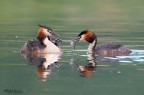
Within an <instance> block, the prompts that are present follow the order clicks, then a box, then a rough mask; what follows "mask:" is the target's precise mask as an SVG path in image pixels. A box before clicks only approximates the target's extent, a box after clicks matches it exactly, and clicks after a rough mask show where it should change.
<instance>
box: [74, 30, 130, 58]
mask: <svg viewBox="0 0 144 95" xmlns="http://www.w3.org/2000/svg"><path fill="white" fill-rule="evenodd" d="M81 40H84V41H87V42H89V43H90V44H89V47H88V53H95V54H97V55H102V56H122V55H129V54H130V53H131V52H132V51H131V50H130V49H128V48H127V47H125V46H123V45H120V44H117V43H113V42H109V43H103V44H98V45H96V44H97V37H96V35H95V33H94V32H92V31H90V30H88V29H87V30H84V31H82V32H81V33H80V34H79V35H78V37H77V38H76V39H74V40H73V41H72V42H74V43H75V42H78V41H81Z"/></svg>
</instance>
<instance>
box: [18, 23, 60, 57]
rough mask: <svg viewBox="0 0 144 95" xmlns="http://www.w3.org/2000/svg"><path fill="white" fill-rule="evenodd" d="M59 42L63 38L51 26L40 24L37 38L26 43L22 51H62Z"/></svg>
mask: <svg viewBox="0 0 144 95" xmlns="http://www.w3.org/2000/svg"><path fill="white" fill-rule="evenodd" d="M59 44H61V40H60V39H59V38H56V33H54V32H53V31H52V29H51V28H49V27H46V26H42V25H39V29H38V36H37V39H33V40H30V41H28V42H27V43H25V44H24V46H23V47H22V49H21V53H36V54H37V53H61V49H60V48H59Z"/></svg>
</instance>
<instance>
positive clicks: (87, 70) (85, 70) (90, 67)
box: [70, 53, 97, 77]
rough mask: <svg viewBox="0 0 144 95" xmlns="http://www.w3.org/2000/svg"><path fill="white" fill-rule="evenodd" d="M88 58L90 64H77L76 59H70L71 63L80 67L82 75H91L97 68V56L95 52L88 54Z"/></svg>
mask: <svg viewBox="0 0 144 95" xmlns="http://www.w3.org/2000/svg"><path fill="white" fill-rule="evenodd" d="M87 60H88V64H86V65H79V64H76V62H75V61H74V59H71V61H70V64H71V65H76V67H77V68H78V70H79V71H80V73H81V75H80V76H82V77H91V76H92V74H93V72H94V71H95V69H96V65H97V63H96V57H95V55H94V54H93V53H92V54H91V53H90V54H87Z"/></svg>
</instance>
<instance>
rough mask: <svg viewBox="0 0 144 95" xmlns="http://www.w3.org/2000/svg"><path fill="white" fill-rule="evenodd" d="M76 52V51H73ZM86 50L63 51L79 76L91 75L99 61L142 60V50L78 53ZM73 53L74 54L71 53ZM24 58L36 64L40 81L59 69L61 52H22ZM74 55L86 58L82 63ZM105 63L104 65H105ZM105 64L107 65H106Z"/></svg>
mask: <svg viewBox="0 0 144 95" xmlns="http://www.w3.org/2000/svg"><path fill="white" fill-rule="evenodd" d="M75 52H77V53H75ZM84 52H86V50H76V51H65V53H66V54H65V55H66V56H67V53H70V55H72V56H70V57H71V58H70V61H69V64H70V66H71V67H72V68H73V69H74V70H77V71H79V72H80V76H81V77H87V78H89V77H91V76H92V75H93V73H94V72H95V71H96V68H97V65H98V66H101V63H106V64H108V63H110V62H112V63H115V64H118V63H120V64H121V63H122V64H123V63H124V64H133V63H134V62H138V63H139V64H143V62H144V50H132V53H131V54H130V55H128V56H115V57H104V56H95V54H86V55H84V54H79V53H84ZM73 54H74V55H73ZM23 56H24V58H25V59H26V60H28V61H29V65H36V66H37V75H38V78H39V79H40V80H41V81H47V79H48V78H49V77H51V76H52V75H53V74H54V73H56V72H57V71H58V69H60V67H61V65H62V64H60V63H59V59H60V58H61V56H62V55H61V54H32V53H29V54H23ZM74 56H80V57H83V58H87V60H85V62H84V63H83V64H79V63H78V62H77V58H76V57H74ZM80 63H82V62H80ZM106 64H105V65H106ZM106 66H107V65H106Z"/></svg>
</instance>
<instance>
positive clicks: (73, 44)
mask: <svg viewBox="0 0 144 95" xmlns="http://www.w3.org/2000/svg"><path fill="white" fill-rule="evenodd" d="M70 45H71V46H72V47H73V49H74V50H75V46H76V42H75V41H74V40H72V41H71V42H70Z"/></svg>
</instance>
